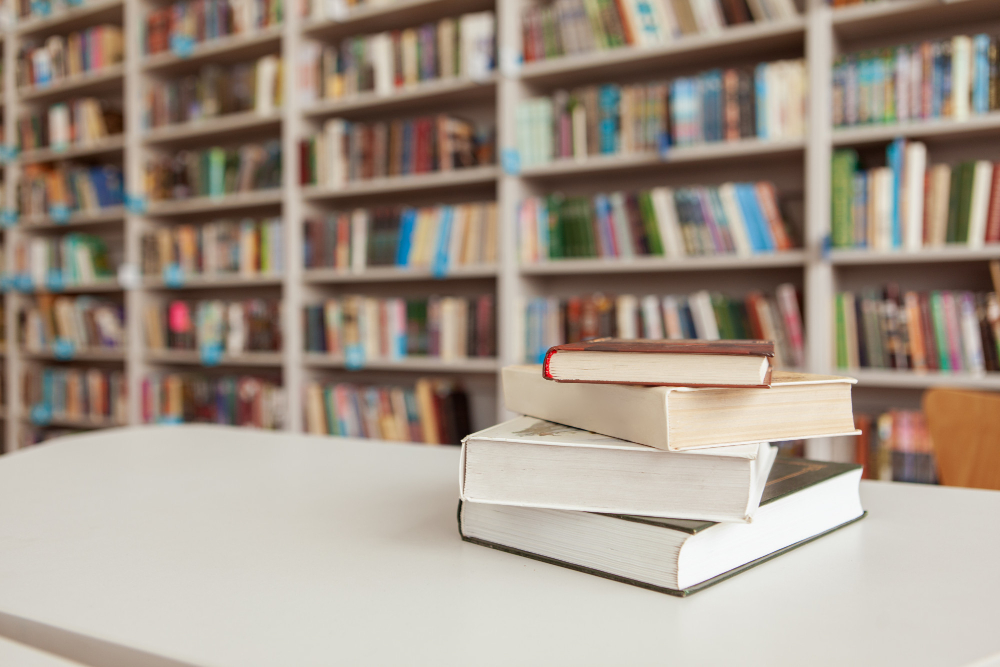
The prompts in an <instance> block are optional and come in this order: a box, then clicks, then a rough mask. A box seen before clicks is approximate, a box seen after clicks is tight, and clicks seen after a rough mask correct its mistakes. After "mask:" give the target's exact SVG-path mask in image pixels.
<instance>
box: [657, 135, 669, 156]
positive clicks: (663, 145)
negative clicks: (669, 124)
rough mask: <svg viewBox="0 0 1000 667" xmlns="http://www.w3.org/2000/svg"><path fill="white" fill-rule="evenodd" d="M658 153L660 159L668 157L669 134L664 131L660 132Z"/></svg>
mask: <svg viewBox="0 0 1000 667" xmlns="http://www.w3.org/2000/svg"><path fill="white" fill-rule="evenodd" d="M659 144H660V146H659V153H660V159H661V160H669V159H670V135H669V134H667V133H666V132H662V133H660V141H659Z"/></svg>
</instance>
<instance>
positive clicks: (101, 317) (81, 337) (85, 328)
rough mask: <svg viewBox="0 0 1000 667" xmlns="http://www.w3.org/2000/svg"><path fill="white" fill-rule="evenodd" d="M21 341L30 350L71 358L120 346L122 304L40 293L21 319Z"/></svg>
mask: <svg viewBox="0 0 1000 667" xmlns="http://www.w3.org/2000/svg"><path fill="white" fill-rule="evenodd" d="M20 329H21V340H22V341H23V342H24V346H25V349H27V350H28V351H30V352H53V351H55V352H56V353H57V354H59V355H60V356H65V357H67V358H68V357H72V356H73V355H74V354H75V353H76V352H77V351H85V350H94V349H105V350H119V349H122V347H123V345H124V341H125V309H124V307H123V306H122V304H121V303H118V302H115V301H108V300H104V299H95V298H93V297H89V296H78V297H70V296H53V295H52V294H39V295H38V296H37V298H36V299H35V300H34V302H33V303H32V304H30V305H29V306H28V307H27V308H26V309H25V311H24V315H23V317H22V318H21V321H20Z"/></svg>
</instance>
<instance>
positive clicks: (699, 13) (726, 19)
mask: <svg viewBox="0 0 1000 667" xmlns="http://www.w3.org/2000/svg"><path fill="white" fill-rule="evenodd" d="M796 16H798V10H797V9H796V7H795V3H794V2H793V1H792V0H652V1H650V0H620V1H619V2H606V3H605V2H598V1H597V0H555V2H547V3H531V4H528V5H525V6H524V9H523V10H522V13H521V35H522V42H523V44H524V60H525V61H527V62H531V61H534V60H543V59H545V58H556V57H559V56H563V55H571V54H575V53H586V52H588V51H595V50H604V49H613V48H619V47H624V46H638V47H642V46H655V45H657V44H665V43H668V42H672V41H673V40H675V39H681V38H683V37H686V36H689V35H700V34H709V35H710V34H717V33H718V32H720V31H721V30H723V29H725V28H727V27H729V26H735V25H740V24H743V23H750V22H754V21H757V22H760V21H781V20H788V19H792V18H794V17H796Z"/></svg>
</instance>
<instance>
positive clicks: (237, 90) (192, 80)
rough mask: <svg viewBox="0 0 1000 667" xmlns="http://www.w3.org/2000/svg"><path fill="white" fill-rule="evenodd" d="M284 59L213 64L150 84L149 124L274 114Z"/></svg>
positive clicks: (272, 57)
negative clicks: (249, 114) (244, 113)
mask: <svg viewBox="0 0 1000 667" xmlns="http://www.w3.org/2000/svg"><path fill="white" fill-rule="evenodd" d="M281 71H282V62H281V58H279V57H278V56H273V55H270V56H261V57H260V58H258V59H257V60H256V61H255V62H250V63H237V64H235V65H217V64H214V63H213V64H210V65H205V66H204V67H202V68H201V69H200V70H199V71H198V72H197V73H196V74H189V75H187V76H183V77H180V78H177V79H169V80H166V81H159V80H153V81H150V82H149V83H148V84H147V86H146V118H145V120H146V126H147V127H161V126H164V125H173V124H176V123H187V122H193V121H196V120H201V119H204V118H215V117H217V116H224V115H226V114H232V113H240V112H243V111H255V112H256V113H258V114H261V115H267V114H271V113H274V111H275V109H277V108H278V107H280V106H281Z"/></svg>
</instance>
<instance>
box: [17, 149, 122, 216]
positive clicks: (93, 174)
mask: <svg viewBox="0 0 1000 667" xmlns="http://www.w3.org/2000/svg"><path fill="white" fill-rule="evenodd" d="M19 185H20V187H18V189H17V198H18V205H19V211H20V214H21V215H24V216H32V217H36V216H51V217H52V218H53V219H54V220H56V221H64V220H65V218H68V217H69V215H70V214H73V213H99V212H100V211H101V210H102V209H107V208H109V207H113V206H121V205H122V204H123V203H124V201H125V179H124V176H123V174H122V169H121V167H120V166H118V165H114V164H102V165H85V164H72V163H66V162H57V163H52V164H28V165H25V166H24V167H23V169H22V173H21V182H20V184H19Z"/></svg>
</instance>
